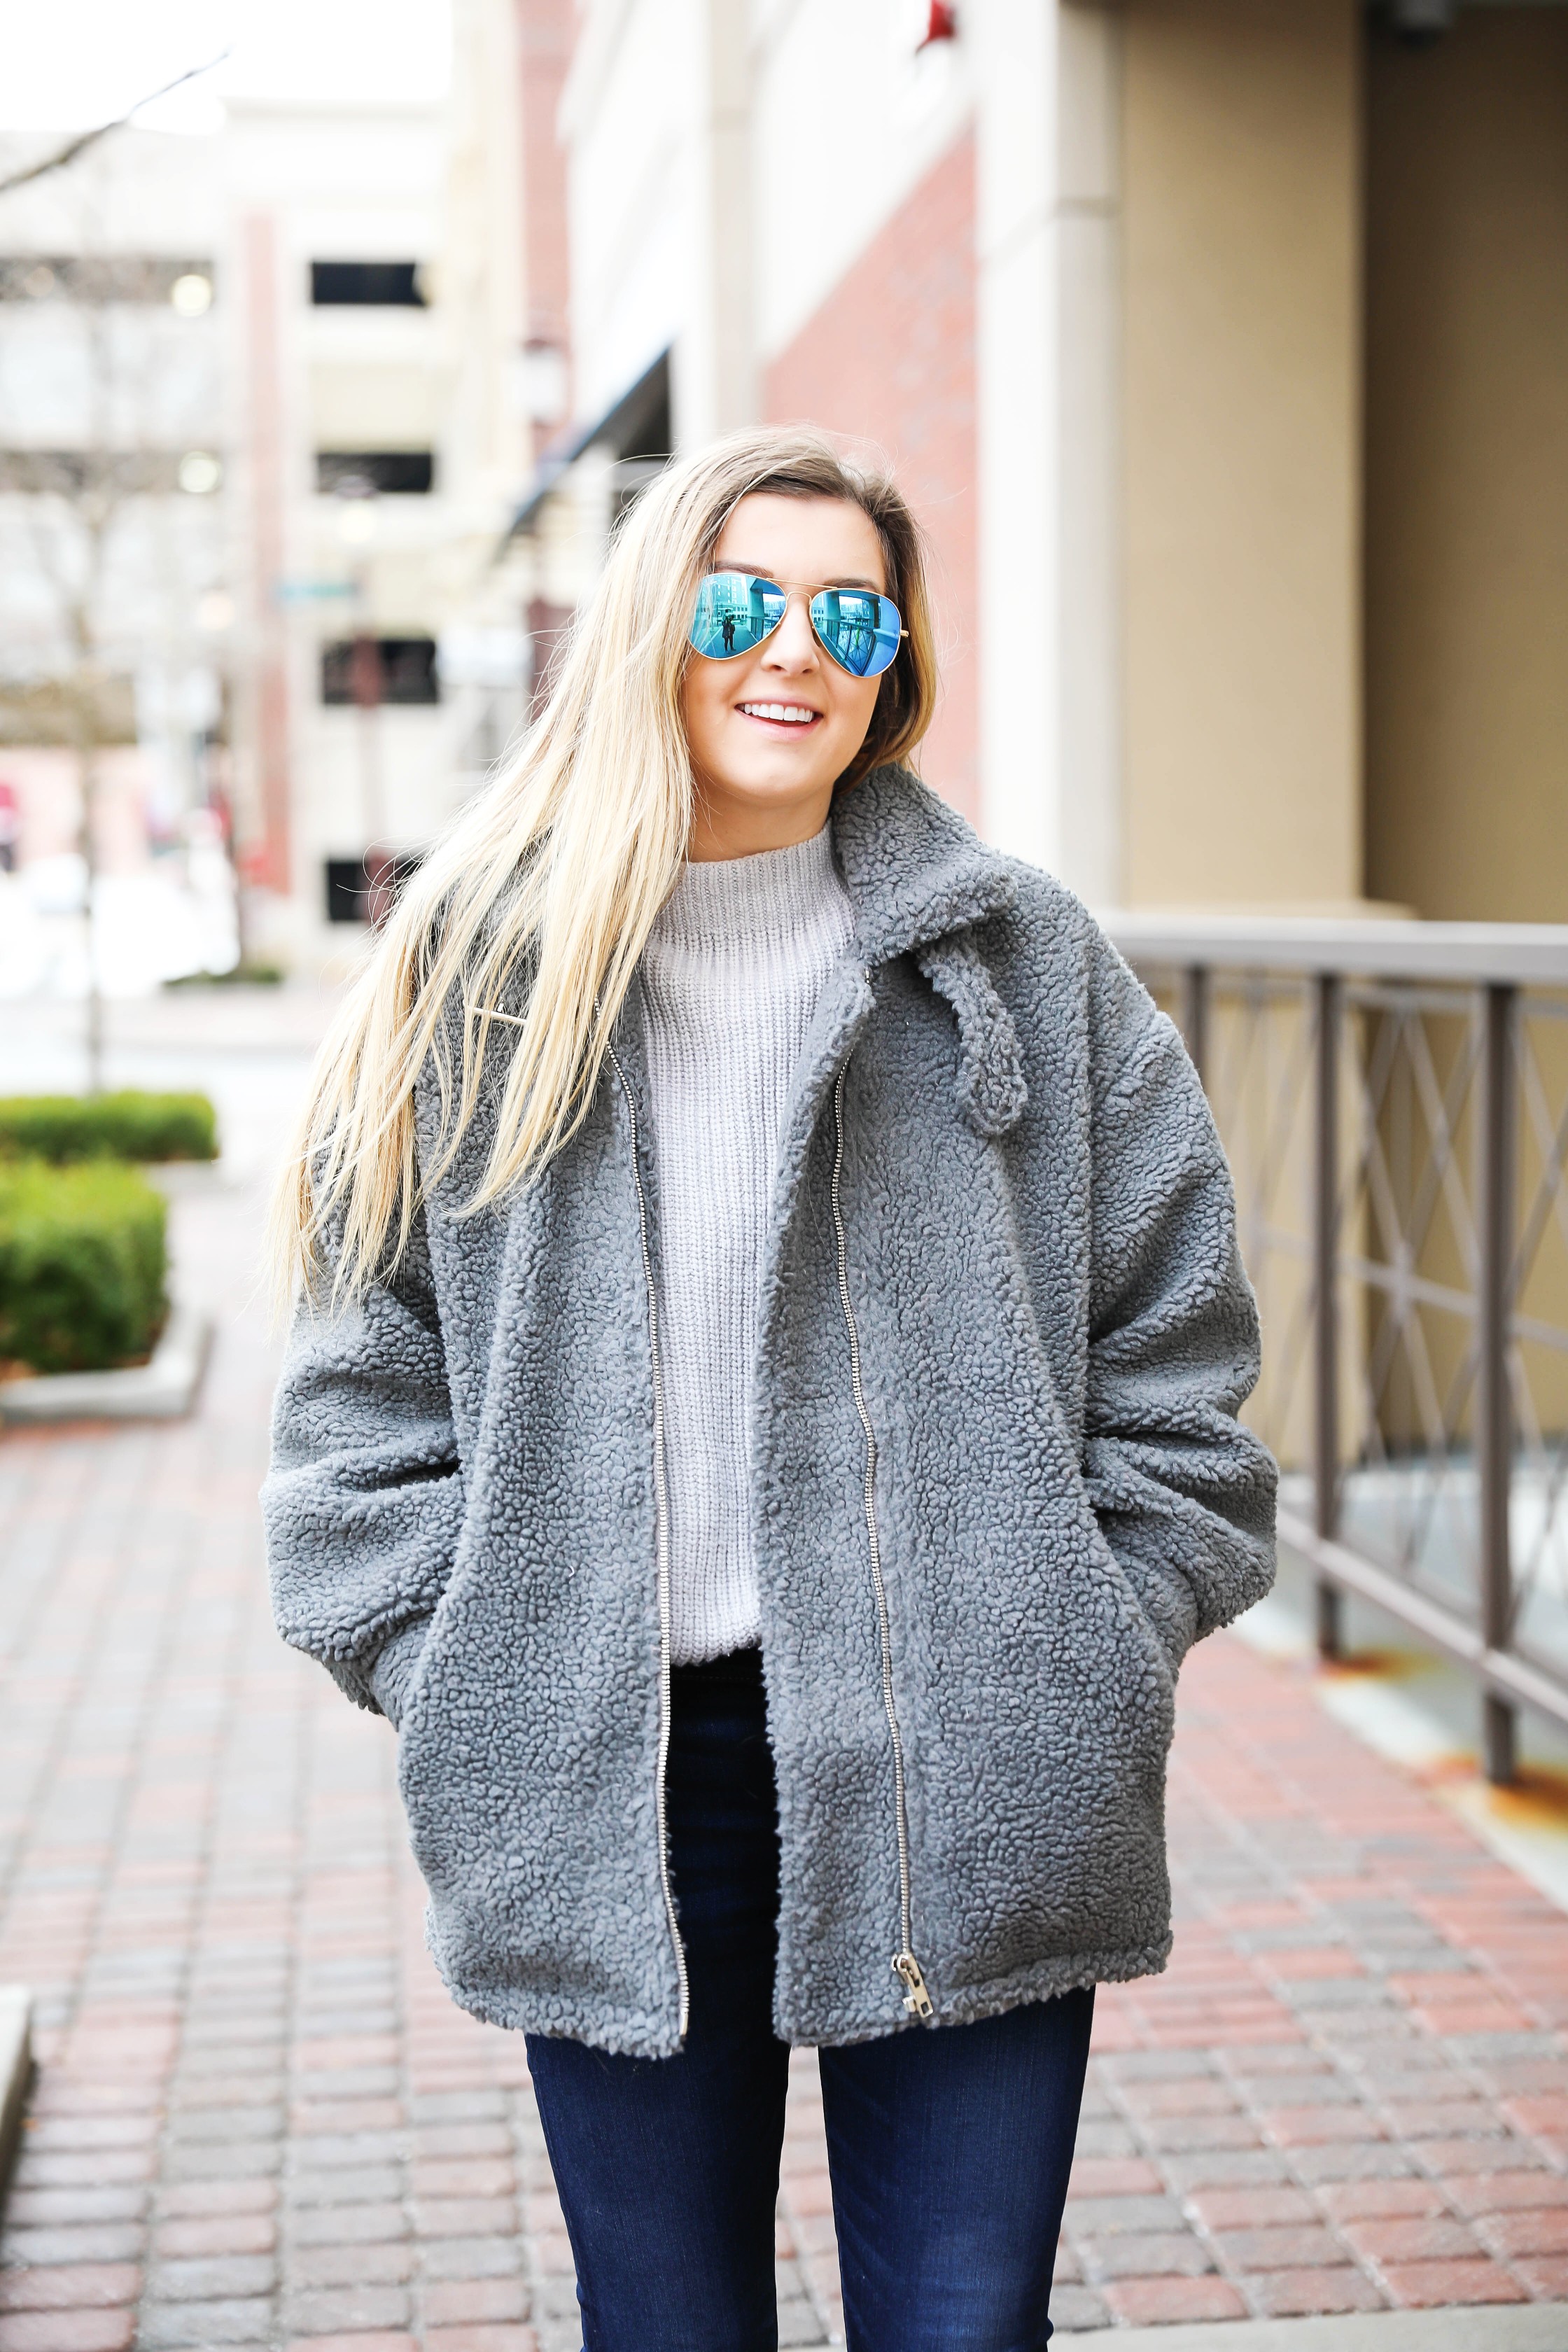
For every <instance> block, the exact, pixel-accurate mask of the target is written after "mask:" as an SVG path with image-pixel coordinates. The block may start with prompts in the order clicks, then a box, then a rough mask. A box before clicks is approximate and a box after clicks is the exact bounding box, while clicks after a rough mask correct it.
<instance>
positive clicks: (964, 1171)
mask: <svg viewBox="0 0 1568 2352" xmlns="http://www.w3.org/2000/svg"><path fill="white" fill-rule="evenodd" d="M832 822H833V832H834V845H835V850H836V854H837V857H838V860H839V864H840V866H841V868H842V871H843V875H844V879H845V882H846V884H847V887H848V890H849V894H850V897H851V898H852V900H853V902H854V907H855V916H856V940H855V944H854V948H853V950H852V952H851V955H850V956H849V958H848V959H847V961H845V962H844V963H843V964H842V965H841V966H840V968H839V969H838V971H837V973H836V974H835V975H834V977H833V978H832V980H831V981H830V982H829V983H828V985H827V987H826V992H825V994H824V996H823V1000H822V1003H821V1005H820V1008H819V1010H818V1013H817V1014H816V1021H815V1024H814V1026H813V1028H812V1031H811V1034H810V1035H809V1037H808V1040H807V1043H806V1046H805V1052H804V1054H803V1056H802V1059H801V1063H800V1066H799V1069H798V1071H797V1072H796V1075H795V1082H794V1087H793V1091H792V1095H791V1099H790V1105H789V1108H788V1112H787V1116H786V1120H785V1128H784V1143H783V1146H782V1150H781V1158H780V1164H779V1167H778V1171H777V1176H776V1181H775V1184H774V1189H773V1204H772V1213H771V1220H770V1229H769V1234H768V1242H767V1257H766V1274H765V1278H764V1285H763V1306H762V1310H761V1316H760V1323H759V1328H758V1332H757V1339H756V1355H755V1361H754V1370H753V1381H754V1388H753V1402H754V1412H753V1415H752V1420H753V1427H754V1436H753V1441H752V1443H753V1456H752V1511H753V1515H754V1517H753V1527H754V1538H755V1552H756V1565H757V1577H758V1583H759V1587H760V1591H761V1601H762V1620H763V1656H764V1664H765V1673H766V1682H767V1697H768V1718H769V1729H770V1735H771V1738H772V1743H773V1754H774V1759H775V1765H776V1770H777V1780H778V1801H779V1829H780V1843H781V1863H780V1870H781V1899H780V1917H779V1931H778V1958H777V1969H776V1977H775V1990H774V2015H775V2022H776V2026H777V2030H778V2032H779V2033H780V2034H781V2035H783V2036H784V2038H785V2039H786V2040H788V2041H790V2042H852V2041H856V2040H859V2039H862V2038H865V2037H868V2036H871V2035H876V2034H882V2033H887V2032H891V2031H893V2030H894V2029H896V2028H898V2027H900V2026H905V2025H909V2024H911V2023H912V2022H914V2021H915V2020H916V2019H917V2018H921V2017H923V2016H925V2015H926V2014H928V2013H933V2014H934V2017H935V2019H936V2021H938V2022H939V2023H942V2024H947V2023H958V2022H960V2021H963V2020H967V2019H971V2018H978V2017H984V2016H986V2015H989V2014H991V2013H992V2012H994V2011H999V2010H1004V2009H1006V2008H1009V2007H1011V2006H1013V2005H1015V2004H1016V2003H1019V2002H1023V2001H1027V2000H1040V1999H1043V1998H1045V1997H1047V1996H1048V1995H1050V1994H1054V1993H1058V1992H1061V1991H1063V1990H1066V1989H1067V1988H1068V1987H1069V1986H1073V1985H1079V1984H1085V1983H1089V1982H1090V1981H1092V1980H1094V1979H1102V1978H1105V1979H1108V1978H1125V1977H1133V1976H1138V1975H1141V1974H1143V1973H1146V1972H1148V1971H1150V1970H1152V1969H1158V1968H1160V1967H1161V1966H1162V1965H1163V1962H1164V1959H1165V1957H1166V1954H1167V1952H1168V1950H1169V1947H1170V1940H1171V1927H1170V1887H1169V1881H1168V1878H1167V1874H1166V1867H1165V1855H1164V1828H1163V1790H1164V1775H1165V1756H1166V1749H1167V1747H1168V1745H1169V1741H1170V1738H1171V1728H1172V1715H1173V1683H1174V1677H1175V1674H1176V1670H1177V1668H1178V1666H1179V1664H1180V1663H1181V1659H1182V1656H1183V1654H1184V1651H1185V1650H1186V1648H1187V1646H1188V1644H1189V1643H1191V1642H1193V1641H1194V1640H1195V1639H1196V1638H1198V1637H1199V1636H1200V1635H1202V1634H1204V1633H1208V1632H1209V1631H1211V1629H1212V1628H1214V1627H1215V1626H1216V1625H1221V1624H1224V1623H1225V1622H1226V1621H1227V1620H1228V1619H1229V1618H1232V1617H1234V1616H1235V1615H1236V1614H1237V1612H1238V1611H1240V1610H1243V1609H1245V1608H1247V1606H1248V1605H1249V1603H1251V1602H1252V1601H1256V1600H1257V1599H1258V1597H1259V1595H1260V1594H1262V1593H1263V1592H1264V1591H1267V1589H1268V1584H1269V1581H1270V1577H1271V1573H1272V1529H1273V1502H1274V1468H1273V1465H1272V1463H1271V1462H1270V1460H1269V1457H1268V1454H1267V1453H1266V1452H1265V1451H1264V1449H1263V1447H1262V1446H1261V1445H1260V1444H1258V1441H1257V1439H1256V1438H1254V1437H1253V1436H1252V1435H1250V1434H1249V1433H1247V1431H1246V1430H1245V1429H1243V1428H1242V1427H1241V1426H1240V1425H1239V1423H1238V1422H1237V1408H1238V1406H1239V1405H1240V1404H1241V1402H1242V1401H1243V1400H1244V1399H1245V1397H1246V1396H1247V1392H1248V1391H1249V1390H1250V1389H1251V1387H1252V1385H1253V1382H1254V1381H1255V1379H1256V1377H1257V1372H1258V1323H1257V1317H1256V1313H1255V1309H1254V1306H1253V1300H1252V1295H1251V1292H1250V1290H1249V1289H1248V1286H1247V1279H1246V1276H1245V1275H1244V1274H1243V1272H1242V1268H1241V1264H1240V1260H1239V1258H1238V1255H1237V1242H1236V1228H1235V1213H1234V1205H1233V1200H1232V1193H1231V1186H1230V1181H1229V1178H1228V1175H1227V1172H1226V1164H1225V1160H1224V1158H1223V1156H1222V1154H1221V1150H1220V1147H1219V1143H1218V1140H1217V1139H1216V1137H1215V1129H1214V1126H1213V1123H1212V1121H1211V1119H1210V1117H1209V1113H1208V1109H1207V1107H1206V1105H1205V1100H1204V1097H1203V1094H1202V1091H1201V1089H1200V1087H1199V1086H1198V1082H1197V1079H1196V1077H1195V1076H1194V1071H1193V1069H1192V1066H1191V1065H1190V1063H1189V1062H1188V1060H1187V1057H1186V1055H1185V1054H1184V1051H1183V1049H1182V1045H1181V1041H1180V1039H1179V1038H1178V1036H1177V1034H1176V1032H1175V1031H1174V1029H1173V1027H1172V1025H1171V1024H1170V1023H1169V1022H1168V1021H1167V1020H1166V1019H1165V1018H1164V1016H1163V1014H1161V1013H1158V1012H1156V1010H1155V1008H1154V1006H1153V1004H1152V1003H1151V1001H1150V999H1149V997H1148V996H1147V994H1146V993H1145V992H1144V991H1143V989H1142V987H1141V986H1140V984H1139V982H1137V981H1136V980H1135V979H1134V978H1133V976H1132V974H1131V972H1130V971H1128V969H1127V967H1126V965H1125V964H1124V963H1123V962H1122V961H1121V958H1120V957H1119V956H1118V955H1117V954H1116V952H1115V950H1113V949H1112V948H1111V946H1110V943H1109V942H1108V940H1106V939H1105V937H1104V935H1103V934H1102V933H1101V932H1100V930H1099V929H1097V927H1096V925H1095V924H1094V922H1093V921H1092V920H1091V919H1090V918H1089V915H1088V914H1087V913H1086V912H1085V911H1084V909H1083V908H1082V907H1081V906H1079V903H1078V902H1077V901H1076V900H1075V899H1074V898H1072V897H1071V896H1070V895H1069V894H1068V892H1067V891H1066V890H1065V889H1063V888H1061V887H1059V886H1058V884H1057V883H1055V882H1053V881H1052V880H1050V879H1049V878H1048V877H1047V876H1046V875H1044V874H1041V873H1038V872H1037V871H1036V870H1034V869H1033V868H1032V867H1029V866H1023V865H1021V864H1019V863H1017V862H1016V860H1014V859H1011V858H1008V857H1005V856H999V855H997V854H996V853H994V852H993V851H992V850H989V849H987V848H986V847H984V845H982V843H981V842H980V841H979V840H978V839H977V838H976V836H975V835H973V833H972V832H971V830H970V829H969V827H968V826H967V825H966V824H964V823H963V820H962V819H961V818H959V817H958V816H957V815H955V814H953V812H952V810H951V809H949V808H947V807H946V806H945V805H944V804H943V803H942V802H940V801H939V800H937V799H936V798H935V797H934V795H932V794H931V793H929V792H928V791H927V790H926V789H925V788H924V787H923V786H922V785H921V784H920V783H918V782H916V781H915V780H914V779H913V778H912V777H910V775H908V774H906V773H905V772H902V771H900V770H896V769H883V770H879V771H878V772H875V773H874V774H872V775H871V776H869V777H868V778H867V779H866V780H865V781H864V782H862V783H860V784H859V785H858V786H857V787H856V788H855V789H854V790H852V791H850V792H848V793H844V794H842V795H841V797H840V800H839V803H838V804H837V807H836V809H835V812H834V816H833V820H832ZM513 1011H514V1013H515V1008H513ZM492 1034H494V1033H493V1032H492ZM432 1091H433V1089H432ZM645 1103H646V1080H645V1073H644V1066H643V1053H642V1045H641V1041H640V1014H639V1011H638V1006H637V992H636V991H635V990H634V992H633V996H632V999H631V1000H630V1001H629V1002H628V1004H627V1007H626V1012H625V1013H624V1014H623V1016H622V1018H621V1020H620V1021H619V1023H618V1024H617V1027H616V1037H615V1051H614V1060H613V1063H612V1064H611V1065H610V1066H607V1067H606V1069H605V1076H604V1079H603V1082H602V1083H601V1085H600V1086H599V1087H598V1089H597V1091H596V1093H595V1097H594V1100H593V1103H592V1106H591V1108H590V1111H589V1114H588V1117H587V1118H586V1121H585V1123H584V1126H583V1128H582V1129H581V1130H580V1131H579V1133H578V1134H577V1135H576V1136H575V1138H574V1139H573V1141H572V1142H571V1143H570V1144H569V1145H568V1147H567V1148H566V1149H565V1150H563V1152H562V1153H561V1154H560V1155H559V1156H558V1157H557V1158H556V1159H555V1160H552V1162H551V1163H550V1164H549V1166H548V1167H547V1169H546V1170H545V1171H544V1173H543V1174H542V1177H541V1178H540V1179H539V1180H538V1181H536V1182H534V1183H533V1184H532V1185H531V1186H530V1187H528V1188H526V1189H523V1190H521V1191H520V1192H518V1193H517V1194H516V1196H515V1197H514V1198H512V1199H510V1200H509V1201H508V1202H506V1203H505V1204H504V1206H503V1207H502V1208H500V1209H498V1210H494V1211H489V1212H486V1213H480V1214H479V1215H474V1216H466V1215H465V1214H464V1213H463V1212H464V1204H465V1202H466V1201H467V1199H468V1196H469V1194H470V1193H471V1192H472V1190H473V1186H474V1182H475V1179H476V1177H477V1174H478V1171H479V1168H480V1166H481V1165H482V1163H483V1160H484V1157H485V1155H486V1152H487V1150H488V1148H489V1140H490V1134H489V1128H488V1126H487V1125H486V1124H485V1123H484V1122H483V1120H482V1119H481V1120H480V1121H479V1123H477V1124H476V1126H475V1127H474V1128H473V1129H470V1132H469V1135H468V1139H466V1142H465V1146H464V1149H463V1151H462V1153H461V1155H460V1157H459V1160H458V1164H457V1165H456V1166H455V1168H454V1169H453V1170H452V1171H451V1172H450V1173H449V1175H448V1176H447V1178H446V1179H445V1180H444V1181H442V1182H441V1183H440V1184H439V1185H437V1187H435V1188H434V1190H433V1192H432V1193H431V1194H430V1196H429V1197H428V1198H427V1199H426V1202H424V1205H423V1209H422V1212H421V1215H420V1218H419V1220H418V1223H417V1224H416V1233H415V1238H414V1243H413V1245H412V1247H411V1248H410V1249H409V1251H408V1252H407V1253H406V1255H405V1258H404V1260H403V1262H402V1263H401V1264H400V1265H398V1267H397V1268H396V1270H395V1274H394V1275H393V1276H391V1277H390V1278H389V1279H388V1280H387V1281H386V1282H385V1283H384V1285H382V1286H379V1287H376V1288H374V1289H373V1290H372V1291H371V1293H370V1295H369V1296H368V1297H367V1298H366V1299H365V1301H364V1303H363V1305H362V1306H359V1307H354V1308H353V1310H352V1311H350V1312H347V1313H345V1314H343V1315H342V1316H340V1317H338V1318H333V1319H327V1318H325V1317H324V1316H322V1315H321V1314H320V1313H318V1312H317V1311H315V1310H312V1309H311V1308H310V1307H304V1308H302V1309H301V1311H300V1317H299V1319H298V1321H297V1323H296V1325H295V1328H294V1330H293V1334H292V1338H291V1340H290V1344H289V1353H288V1359H287V1362H286V1365H285V1368H284V1371H283V1377H282V1382H281V1385H280V1387H279V1393H278V1402H277V1411H276V1420H275V1428H274V1445H275V1451H274V1458H273V1466H272V1469H271V1473H270V1475H269V1476H268V1481H267V1486H266V1488H265V1491H264V1504H265V1511H266V1520H267V1529H268V1546H269V1552H270V1560H271V1570H272V1579H273V1589H274V1594H275V1601H276V1608H277V1615H278V1622H279V1627H280V1630H281V1632H282V1633H283V1636H284V1639H285V1640H286V1641H289V1642H290V1643H294V1644H295V1645H296V1646H297V1647H299V1648H300V1649H303V1650H307V1651H309V1652H310V1653H311V1654H313V1655H314V1656H316V1657H317V1658H319V1659H321V1662H322V1663H323V1664H325V1665H326V1666H327V1667H328V1668H329V1669H330V1670H331V1673H332V1674H334V1675H336V1676H337V1678H338V1680H339V1681H340V1682H341V1683H342V1685H343V1686H344V1688H345V1689H346V1690H347V1691H349V1692H350V1693H351V1694H352V1695H353V1696H354V1697H355V1698H357V1699H358V1700H359V1701H360V1703H361V1704H362V1705H363V1706H379V1707H380V1708H381V1709H382V1711H383V1712H384V1713H385V1714H386V1715H388V1716H389V1717H391V1718H392V1720H393V1721H394V1723H395V1724H396V1725H398V1727H399V1728H400V1732H401V1755H400V1772H401V1780H402V1788H403V1794H404V1798H405V1802H406V1805H407V1810H408V1818H409V1824H410V1830H411V1833H412V1839H413V1844H414V1851H415V1853H416V1856H417V1859H418V1862H419V1865H420V1868H421V1869H422V1871H423V1872H424V1874H425V1878H426V1884H427V1885H428V1888H429V1894H430V1912H429V1935H430V1942H431V1946H432V1949H433V1950H434V1953H435V1956H436V1958H437V1963H438V1965H439V1967H440V1969H441V1970H442V1973H443V1975H444V1976H445V1978H446V1980H447V1984H448V1985H449V1987H450V1988H451V1990H452V1992H453V1993H454V1995H455V1996H456V1998H457V1999H458V2000H459V2001H460V2002H461V2003H462V2004H463V2006H464V2007H465V2008H467V2009H470V2010H472V2011H475V2012H476V2013H477V2014H478V2015H479V2016H481V2017H486V2018H489V2019H491V2020H493V2021H495V2022H497V2023H499V2024H501V2025H506V2026H513V2027H526V2028H528V2029H529V2030H531V2031H533V2032H543V2033H558V2034H567V2035H572V2036H574V2037H576V2038H578V2039H580V2040H582V2041H584V2042H594V2043H597V2044H599V2045H601V2046H602V2047H604V2048H605V2049H610V2050H620V2051H630V2052H635V2053H642V2054H645V2055H649V2056H656V2055H661V2054H666V2053H670V2052H672V2051H674V2050H676V2049H677V2048H679V2045H680V2042H681V2038H682V2034H683V2031H684V2025H685V1967H684V1959H683V1956H682V1953H681V1949H680V1943H679V1918H678V1916H676V1911H675V1906H674V1905H673V1902H672V1900H671V1889H670V1885H669V1881H668V1866H667V1856H666V1853H665V1839H664V1807H663V1782H662V1767H663V1758H664V1748H665V1742H666V1738H667V1736H668V1559H667V1555H666V1551H665V1521H664V1509H663V1475H662V1469H663V1465H662V1455H661V1440H662V1422H661V1410H660V1391H659V1385H658V1320H657V1314H658V1232H659V1221H658V1200H657V1198H656V1197H655V1187H654V1176H653V1167H652V1161H651V1157H650V1154H649V1150H648V1136H647V1119H646V1115H645ZM435 1116H436V1108H435V1105H434V1104H433V1102H432V1101H431V1100H429V1099H426V1098H422V1099H421V1101H420V1104H419V1117H420V1120H421V1123H422V1129H423V1132H424V1133H425V1135H426V1139H428V1137H429V1134H430V1131H431V1129H430V1124H429V1123H430V1121H431V1120H432V1119H433V1118H435ZM890 1962H891V1963H892V1965H889V1963H890Z"/></svg>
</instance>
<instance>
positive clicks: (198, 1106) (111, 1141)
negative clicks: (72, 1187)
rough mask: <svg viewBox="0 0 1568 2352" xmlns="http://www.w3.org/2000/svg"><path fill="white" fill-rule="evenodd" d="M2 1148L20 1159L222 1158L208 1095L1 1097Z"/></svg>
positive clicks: (129, 1091) (126, 1094) (0, 1132)
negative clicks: (219, 1152) (218, 1151)
mask: <svg viewBox="0 0 1568 2352" xmlns="http://www.w3.org/2000/svg"><path fill="white" fill-rule="evenodd" d="M0 1153H4V1154H9V1155H12V1156H15V1157H16V1158H18V1159H35V1160H54V1161H55V1162H56V1163H57V1164H58V1165H63V1164H64V1163H65V1162H66V1161H68V1160H216V1158H217V1113H216V1111H215V1110H214V1108H213V1107H212V1104H211V1103H210V1102H209V1101H208V1100H207V1097H206V1096H205V1095H148V1094H138V1093H136V1092H134V1091H132V1090H127V1091H126V1092H125V1093H123V1094H114V1095H10V1096H5V1097H0Z"/></svg>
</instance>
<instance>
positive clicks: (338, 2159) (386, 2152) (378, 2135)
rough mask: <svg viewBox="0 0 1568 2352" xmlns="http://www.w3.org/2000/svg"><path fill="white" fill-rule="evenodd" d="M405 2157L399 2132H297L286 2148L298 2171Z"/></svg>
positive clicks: (403, 2137) (404, 2140) (404, 2144)
mask: <svg viewBox="0 0 1568 2352" xmlns="http://www.w3.org/2000/svg"><path fill="white" fill-rule="evenodd" d="M407 2154H408V2134H407V2133H406V2132H405V2131H402V2130H398V2131H356V2132H309V2133H300V2134H297V2135H296V2136H295V2138H294V2140H293V2143H292V2147H291V2149H290V2158H291V2162H292V2164H293V2165H294V2166H295V2167H297V2168H298V2169H299V2170H300V2171H301V2172H307V2171H310V2172H325V2171H327V2170H329V2169H337V2168H342V2169H343V2170H345V2171H347V2170H350V2169H353V2168H358V2167H362V2166H364V2165H373V2164H396V2163H401V2162H402V2161H403V2160H404V2159H405V2158H406V2156H407Z"/></svg>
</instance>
